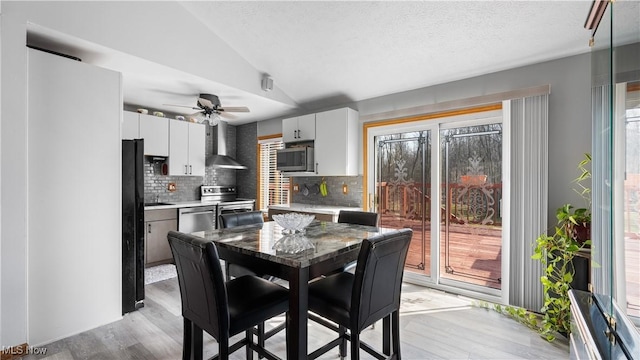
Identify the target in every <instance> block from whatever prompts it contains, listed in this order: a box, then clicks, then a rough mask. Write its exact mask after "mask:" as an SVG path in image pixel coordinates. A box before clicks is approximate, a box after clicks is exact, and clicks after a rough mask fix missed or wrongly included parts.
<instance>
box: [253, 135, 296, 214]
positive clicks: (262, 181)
mask: <svg viewBox="0 0 640 360" xmlns="http://www.w3.org/2000/svg"><path fill="white" fill-rule="evenodd" d="M282 148H284V143H283V142H282V138H272V139H266V140H260V141H258V152H259V154H258V159H259V160H258V161H259V170H258V179H259V184H258V189H259V190H258V191H259V203H258V207H259V208H260V210H262V211H267V210H268V208H269V205H279V204H289V178H288V177H285V176H283V175H282V173H281V172H280V171H278V169H277V168H276V164H277V150H278V149H282Z"/></svg>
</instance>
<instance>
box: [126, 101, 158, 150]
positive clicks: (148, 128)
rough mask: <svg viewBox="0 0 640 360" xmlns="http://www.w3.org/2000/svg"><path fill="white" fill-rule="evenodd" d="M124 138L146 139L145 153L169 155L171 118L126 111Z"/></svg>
mask: <svg viewBox="0 0 640 360" xmlns="http://www.w3.org/2000/svg"><path fill="white" fill-rule="evenodd" d="M122 138H123V139H144V154H145V155H154V156H169V119H167V118H163V117H158V116H152V115H148V114H138V113H135V112H131V111H125V112H124V114H123V122H122Z"/></svg>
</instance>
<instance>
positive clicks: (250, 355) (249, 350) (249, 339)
mask: <svg viewBox="0 0 640 360" xmlns="http://www.w3.org/2000/svg"><path fill="white" fill-rule="evenodd" d="M245 336H246V337H247V345H245V349H246V351H247V360H253V349H252V348H251V344H253V331H251V329H249V330H247V331H245Z"/></svg>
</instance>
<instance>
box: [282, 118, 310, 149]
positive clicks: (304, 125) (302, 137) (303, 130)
mask: <svg viewBox="0 0 640 360" xmlns="http://www.w3.org/2000/svg"><path fill="white" fill-rule="evenodd" d="M315 138H316V114H308V115H303V116H297V117H293V118H288V119H283V120H282V140H283V141H284V142H285V143H293V142H300V141H313V140H314V139H315Z"/></svg>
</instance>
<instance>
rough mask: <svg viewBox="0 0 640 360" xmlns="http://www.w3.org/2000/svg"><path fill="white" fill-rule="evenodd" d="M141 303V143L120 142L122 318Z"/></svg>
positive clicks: (142, 223)
mask: <svg viewBox="0 0 640 360" xmlns="http://www.w3.org/2000/svg"><path fill="white" fill-rule="evenodd" d="M143 300H144V140H143V139H136V140H122V314H123V315H124V314H126V313H129V312H132V311H134V310H136V309H138V308H140V307H142V306H144V303H143Z"/></svg>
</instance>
